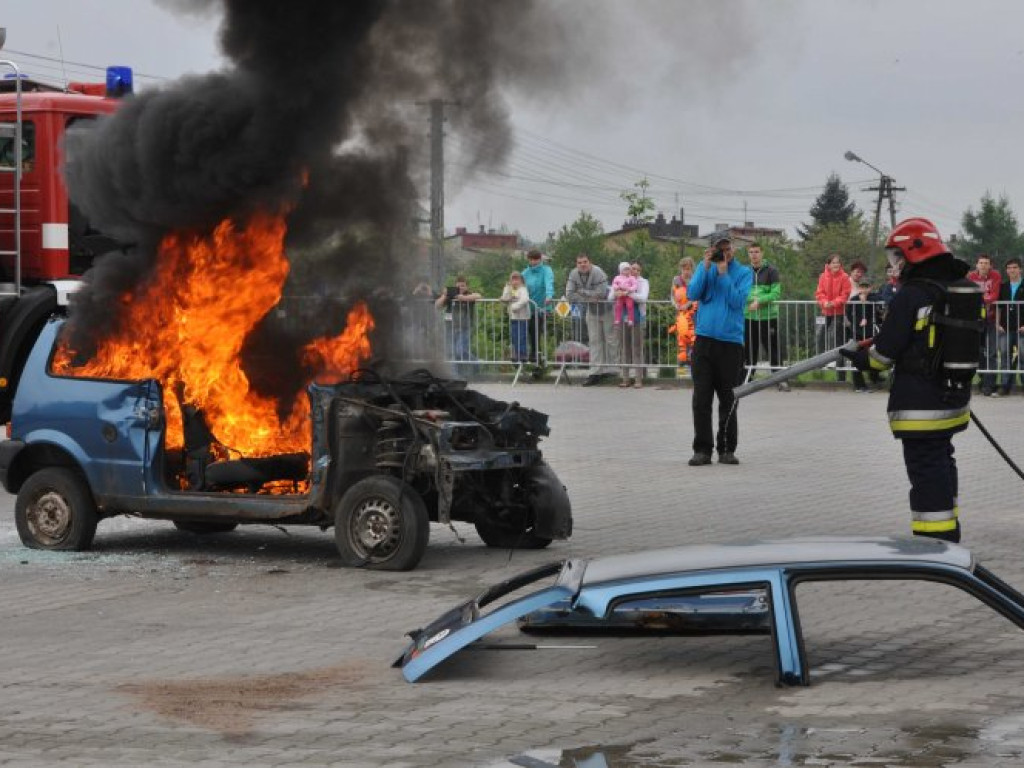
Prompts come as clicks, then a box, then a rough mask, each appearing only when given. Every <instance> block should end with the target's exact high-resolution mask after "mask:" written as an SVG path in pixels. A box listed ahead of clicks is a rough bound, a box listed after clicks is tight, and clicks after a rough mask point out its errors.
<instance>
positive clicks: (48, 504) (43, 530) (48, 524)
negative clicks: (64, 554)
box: [27, 491, 71, 546]
mask: <svg viewBox="0 0 1024 768" xmlns="http://www.w3.org/2000/svg"><path fill="white" fill-rule="evenodd" d="M27 517H28V528H29V530H30V531H31V532H32V536H33V537H34V538H35V539H36V540H37V541H38V542H40V543H41V544H44V545H46V546H53V545H54V544H59V543H60V542H61V541H63V540H64V539H65V538H66V537H67V535H68V531H69V530H70V529H71V506H70V505H69V504H68V502H67V499H65V498H64V497H63V496H61V495H60V494H59V493H57V492H56V491H48V492H46V493H44V494H43V495H42V496H40V497H39V498H38V499H37V500H36V502H35V504H33V505H32V507H31V509H29V510H28V515H27Z"/></svg>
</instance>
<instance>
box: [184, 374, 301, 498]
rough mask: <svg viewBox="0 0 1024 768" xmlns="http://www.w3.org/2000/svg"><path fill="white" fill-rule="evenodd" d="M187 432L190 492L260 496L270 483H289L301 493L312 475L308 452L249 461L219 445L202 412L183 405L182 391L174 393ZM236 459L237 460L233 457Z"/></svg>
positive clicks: (186, 462)
mask: <svg viewBox="0 0 1024 768" xmlns="http://www.w3.org/2000/svg"><path fill="white" fill-rule="evenodd" d="M175 395H176V396H177V398H178V403H179V405H180V406H181V419H182V423H183V426H184V433H185V447H184V449H183V451H182V457H183V460H184V475H185V477H184V480H185V487H186V489H187V490H190V491H246V492H248V493H258V492H259V491H260V490H261V489H262V488H264V487H265V486H266V485H268V484H269V483H282V482H283V483H289V484H290V489H289V490H290V491H291V492H292V493H298V492H299V491H300V486H299V483H301V482H302V481H304V480H305V479H306V478H307V476H308V475H309V454H308V453H304V452H303V453H285V454H280V455H278V456H266V457H258V458H246V457H244V456H242V455H241V454H240V453H239V452H238V451H236V450H234V449H232V448H230V447H229V446H226V445H224V444H223V443H222V442H220V441H219V440H218V439H217V438H216V436H215V435H214V434H213V432H212V431H211V430H210V427H209V426H208V425H207V423H206V417H205V416H204V415H203V412H202V410H201V409H199V408H196V407H195V406H194V405H190V404H188V403H185V402H184V398H183V388H182V387H179V388H178V389H177V390H176V391H175ZM232 456H237V458H231V457H232Z"/></svg>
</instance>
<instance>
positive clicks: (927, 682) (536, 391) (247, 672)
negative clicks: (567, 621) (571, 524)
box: [0, 384, 1024, 768]
mask: <svg viewBox="0 0 1024 768" xmlns="http://www.w3.org/2000/svg"><path fill="white" fill-rule="evenodd" d="M481 389H483V390H484V391H486V392H487V393H488V394H491V395H492V396H496V397H499V398H502V399H515V400H518V401H520V402H522V403H523V404H525V405H530V406H533V407H536V408H539V409H541V410H544V411H546V412H548V413H549V414H551V426H552V435H551V437H550V438H548V439H546V440H545V441H544V448H545V453H546V456H547V458H548V460H549V461H550V463H551V464H552V466H553V467H554V468H555V470H556V471H557V472H558V474H559V475H560V477H561V478H562V479H563V481H564V482H565V484H566V485H567V486H568V488H569V492H570V496H571V498H572V501H573V505H574V514H575V519H576V532H575V535H574V536H573V538H572V540H571V541H570V542H567V543H556V544H554V545H552V547H551V548H550V549H549V550H546V551H543V552H516V553H514V554H511V555H510V554H509V553H508V552H505V551H498V550H488V549H486V548H485V547H483V546H482V545H481V544H480V542H479V540H478V539H477V537H476V535H475V533H474V532H473V530H472V528H471V527H469V526H461V525H460V526H459V527H458V530H459V534H460V535H461V536H462V537H463V538H464V539H465V543H461V542H460V541H458V539H457V537H456V536H455V534H454V533H453V532H452V531H449V530H448V529H445V528H441V527H438V526H434V527H433V528H432V531H431V535H432V537H433V538H432V542H431V545H430V548H429V550H428V553H427V555H426V557H425V559H424V561H423V563H422V565H421V567H420V568H419V569H418V570H416V571H414V572H412V573H407V574H393V573H376V572H366V571H354V570H346V569H342V568H339V567H337V561H336V559H335V552H334V545H333V539H332V538H331V535H330V532H327V533H322V532H320V531H316V530H313V531H307V530H304V529H289V530H288V531H287V533H285V532H282V531H280V530H277V529H274V528H270V527H253V528H245V529H242V530H240V531H237V532H235V533H232V534H227V535H219V536H209V537H198V536H194V535H191V534H184V533H181V532H178V531H176V530H175V529H173V528H172V527H171V526H170V525H169V524H167V523H159V522H150V521H138V520H132V519H125V518H119V519H116V520H109V521H104V522H102V523H101V524H100V528H99V532H98V534H97V537H96V542H95V546H94V549H93V551H91V552H88V553H78V554H75V553H68V554H56V553H40V552H34V551H30V550H26V549H23V548H22V547H21V545H20V543H19V542H18V539H17V534H16V532H15V530H14V523H13V499H12V498H11V497H9V496H5V495H2V494H0V595H2V598H3V599H2V600H0V648H2V653H3V657H2V658H3V660H2V662H0V685H2V696H0V766H51V765H71V766H89V765H102V766H139V765H147V766H154V767H156V766H178V765H203V766H249V767H252V766H292V765H294V766H308V765H335V766H375V767H376V766H380V767H382V768H383V767H385V766H388V767H393V768H399V767H400V766H431V767H432V768H439V767H442V766H489V767H492V768H495V767H505V766H513V765H519V766H552V765H555V766H587V768H597V767H600V766H608V767H609V768H616V767H619V766H622V767H626V766H641V765H643V766H719V765H743V766H776V765H783V766H798V765H815V766H823V765H835V766H839V765H843V766H845V765H858V766H867V765H871V766H878V765H886V766H908V767H909V766H914V767H922V766H993V765H1006V766H1016V765H1021V764H1024V632H1021V631H1020V630H1018V629H1017V628H1016V627H1015V626H1013V625H1012V624H1010V623H1009V622H1008V621H1006V620H1005V619H1003V618H1001V617H1000V616H998V615H996V614H995V613H994V612H992V611H991V610H989V609H988V608H985V607H983V606H981V605H980V604H979V603H977V602H976V601H974V600H973V598H970V597H968V596H966V595H964V594H962V593H960V592H958V591H956V590H952V589H949V588H946V587H942V586H939V585H932V584H913V583H909V584H906V583H900V582H874V583H871V582H865V583H856V584H807V585H803V586H801V587H800V591H799V596H800V608H801V619H802V623H803V626H804V631H805V638H806V643H807V649H808V653H809V656H810V660H811V665H812V670H811V674H812V680H813V684H812V685H811V687H809V688H801V689H784V688H776V687H775V686H774V685H773V666H772V656H771V648H770V641H769V639H768V638H765V637H760V636H746V637H729V638H710V637H705V638H700V637H698V638H655V639H640V638H599V639H596V640H595V639H589V640H588V641H587V642H588V644H592V645H594V646H596V647H594V648H588V649H579V650H538V651H522V652H513V651H506V652H501V653H496V652H488V651H486V650H479V651H472V652H466V653H463V654H462V655H461V656H458V657H456V658H455V659H454V660H452V661H450V662H449V663H447V664H446V665H445V666H443V667H442V668H440V669H439V670H437V671H436V673H434V674H432V675H431V676H430V677H429V678H428V679H426V680H425V681H424V682H421V683H417V684H415V685H409V684H407V683H405V682H404V681H403V680H402V678H401V676H400V674H399V673H398V671H397V670H394V669H392V668H390V666H389V664H390V662H391V661H392V660H393V659H394V658H395V657H396V656H397V655H398V654H399V652H400V651H401V650H402V648H403V646H404V640H403V634H404V633H405V632H406V631H407V630H410V629H413V628H415V627H419V626H422V625H423V624H424V623H426V622H427V621H429V620H431V619H433V618H435V617H436V616H437V615H438V614H440V613H441V612H442V611H443V610H445V609H447V608H449V607H451V606H452V605H453V604H455V603H456V602H458V601H461V600H462V599H464V598H466V597H468V596H470V595H472V594H473V593H475V592H477V591H479V590H480V589H482V588H483V587H485V586H487V585H489V584H491V583H493V582H495V581H497V580H500V579H502V578H505V577H507V576H508V575H511V574H513V573H516V572H519V571H521V570H524V569H526V568H528V567H531V566H533V565H536V564H539V563H542V562H547V561H549V560H552V559H557V558H562V557H566V556H597V555H606V554H612V553H618V552H628V551H635V550H642V549H646V548H652V547H658V546H665V545H676V544H686V543H702V542H720V541H729V540H734V539H747V538H752V537H787V536H797V535H811V534H833V533H835V534H868V535H884V534H892V533H900V534H902V533H905V532H906V531H907V530H908V527H909V516H908V513H907V509H906V494H907V483H906V480H905V477H904V473H903V468H902V462H901V454H900V450H899V444H898V443H896V442H895V441H893V440H892V439H891V438H890V437H889V435H888V432H887V427H886V423H885V417H884V409H885V397H884V395H882V394H875V395H855V394H852V393H850V392H849V391H848V390H844V391H841V392H823V391H793V392H790V393H779V392H775V391H766V392H763V393H759V394H757V395H754V396H752V397H751V398H749V399H747V400H744V401H743V402H742V404H741V406H740V447H739V451H738V456H739V458H740V460H741V462H742V463H741V464H740V465H739V466H736V467H728V466H718V465H712V466H708V467H699V468H691V467H688V466H686V460H687V459H688V458H689V455H690V449H689V443H690V439H691V435H692V431H691V426H690V396H689V391H688V390H679V389H676V388H665V389H659V388H655V387H648V388H646V389H644V390H640V391H637V390H632V389H631V390H626V391H623V390H619V389H618V388H611V387H592V388H579V387H575V386H573V387H567V386H560V387H557V388H556V387H552V386H550V385H520V386H518V387H516V388H514V389H512V388H510V387H508V386H504V385H495V384H490V385H484V386H482V387H481ZM1022 406H1024V400H1021V399H1020V398H1016V397H1015V398H1009V399H1005V400H997V401H995V400H979V401H977V402H976V403H975V407H976V409H977V412H978V414H979V416H980V417H981V418H982V420H983V421H984V423H985V424H986V425H987V426H988V427H989V428H990V429H991V430H993V431H994V432H995V433H996V435H997V437H998V438H999V439H1000V440H1001V441H1002V442H1003V445H1004V446H1005V448H1006V449H1007V451H1008V452H1009V453H1010V455H1011V456H1014V457H1017V458H1018V459H1024V407H1022ZM956 445H957V458H958V460H959V463H960V468H961V504H962V519H963V521H964V527H965V534H966V535H965V542H964V543H965V544H966V545H968V546H970V547H971V548H972V550H973V551H974V552H975V554H976V555H977V556H978V557H979V559H981V560H982V561H983V562H984V563H985V564H986V565H988V566H989V567H990V568H991V569H992V570H993V571H994V572H995V573H996V574H998V575H999V576H1001V577H1002V578H1004V579H1005V580H1007V581H1008V582H1009V583H1011V584H1014V585H1016V586H1018V587H1024V562H1022V560H1021V557H1020V552H1021V544H1022V542H1024V494H1022V491H1024V485H1022V483H1021V481H1020V480H1019V479H1018V478H1017V477H1016V476H1015V475H1013V474H1012V472H1011V471H1010V470H1009V469H1008V468H1007V467H1006V466H1005V465H1004V464H1002V462H1001V461H1000V460H999V458H998V457H997V455H996V454H995V452H994V451H993V450H992V449H991V447H989V446H988V444H987V443H985V442H984V439H983V437H982V436H981V434H980V433H979V432H978V431H977V430H975V429H973V428H972V429H971V430H969V431H968V432H967V433H965V434H963V435H961V436H959V437H958V438H957V440H956ZM515 635H516V632H515V630H514V629H509V630H505V631H503V633H502V634H501V637H502V638H506V637H507V638H514V637H515Z"/></svg>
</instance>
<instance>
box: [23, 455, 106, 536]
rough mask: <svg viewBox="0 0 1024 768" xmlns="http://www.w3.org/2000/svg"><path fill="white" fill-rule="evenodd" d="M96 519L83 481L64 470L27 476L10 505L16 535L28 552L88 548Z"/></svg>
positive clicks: (93, 505)
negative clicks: (29, 549)
mask: <svg viewBox="0 0 1024 768" xmlns="http://www.w3.org/2000/svg"><path fill="white" fill-rule="evenodd" d="M98 520H99V517H98V516H97V514H96V502H95V501H93V498H92V493H91V492H90V491H89V486H88V485H87V483H86V482H85V479H84V478H83V477H82V476H81V475H79V474H78V473H77V472H75V471H74V470H72V469H67V468H64V467H50V468H48V469H42V470H39V471H38V472H36V473H35V474H33V475H31V476H30V477H29V478H28V480H26V481H25V483H24V485H22V486H21V490H20V491H18V500H17V503H16V504H15V506H14V522H15V525H16V526H17V528H18V536H19V537H21V543H22V544H24V545H25V546H26V547H29V548H31V549H58V550H71V551H75V552H80V551H82V550H85V549H88V548H89V547H90V545H91V544H92V538H93V536H95V535H96V523H97V522H98Z"/></svg>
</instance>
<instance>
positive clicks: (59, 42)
mask: <svg viewBox="0 0 1024 768" xmlns="http://www.w3.org/2000/svg"><path fill="white" fill-rule="evenodd" d="M57 49H58V50H59V51H60V71H61V74H62V75H63V76H64V83H63V85H64V91H65V93H66V92H67V90H68V70H67V67H65V66H64V41H63V40H61V37H60V24H58V25H57Z"/></svg>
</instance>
